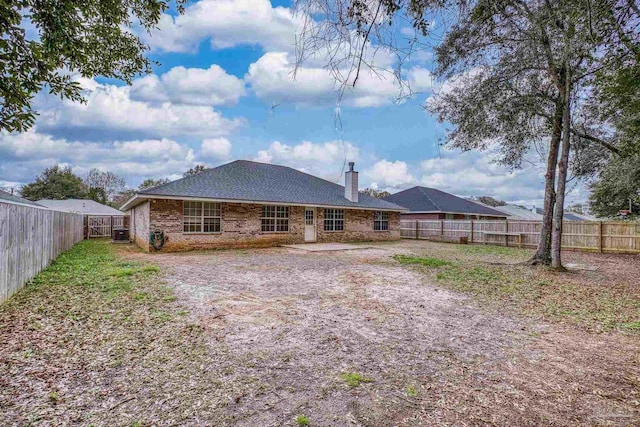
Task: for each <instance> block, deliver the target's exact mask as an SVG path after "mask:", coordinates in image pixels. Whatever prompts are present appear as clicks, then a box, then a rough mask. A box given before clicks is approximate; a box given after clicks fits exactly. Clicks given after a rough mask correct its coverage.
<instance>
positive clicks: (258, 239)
mask: <svg viewBox="0 0 640 427" xmlns="http://www.w3.org/2000/svg"><path fill="white" fill-rule="evenodd" d="M182 204H183V202H182V201H181V200H159V199H158V200H151V201H150V202H149V214H148V215H149V230H148V231H147V233H146V234H147V237H146V240H147V243H146V244H145V245H141V246H142V247H143V248H144V249H146V250H148V249H149V245H148V235H149V231H153V230H162V231H164V233H165V236H166V243H165V247H164V248H163V250H167V251H180V250H191V249H211V248H243V247H263V246H274V245H278V244H286V243H303V242H304V207H302V206H291V207H290V208H289V232H287V233H263V232H262V231H261V220H260V217H261V215H262V205H259V204H247V203H221V215H222V231H221V232H220V233H214V234H212V233H183V231H182V227H183V224H182ZM317 215H318V218H317V241H318V242H344V241H372V240H397V239H400V213H398V212H389V228H390V230H391V231H373V211H365V210H351V209H345V230H344V231H342V232H325V231H324V209H323V208H318V209H317ZM136 242H138V240H137V239H136Z"/></svg>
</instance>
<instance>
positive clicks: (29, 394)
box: [0, 240, 235, 426]
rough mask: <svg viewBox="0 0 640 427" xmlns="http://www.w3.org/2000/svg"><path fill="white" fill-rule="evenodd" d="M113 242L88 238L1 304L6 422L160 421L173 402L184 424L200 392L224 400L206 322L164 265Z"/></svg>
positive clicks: (217, 403) (0, 390)
mask: <svg viewBox="0 0 640 427" xmlns="http://www.w3.org/2000/svg"><path fill="white" fill-rule="evenodd" d="M115 251H116V249H115V247H114V246H112V245H110V244H109V243H108V242H106V241H96V240H92V241H83V242H81V243H79V244H78V245H76V246H75V247H74V248H73V249H71V250H70V251H68V252H66V253H64V254H62V255H60V256H59V257H58V258H57V259H56V260H55V261H54V262H53V263H52V264H51V265H50V266H49V267H48V268H46V269H45V270H43V271H42V272H41V273H40V274H38V275H37V276H36V277H35V278H34V279H33V280H32V281H31V283H29V284H28V285H27V287H25V288H24V289H23V290H21V291H19V292H18V293H16V294H15V295H14V296H13V297H11V298H10V299H9V301H7V302H6V303H5V304H2V305H0V366H2V375H0V402H1V403H0V405H1V406H2V408H3V409H2V411H0V424H1V425H29V426H38V425H122V426H124V425H131V426H134V425H140V426H142V425H158V424H161V423H162V422H167V419H166V415H167V411H168V410H169V409H171V410H173V411H174V412H173V413H172V415H171V420H172V422H173V423H175V424H176V425H184V424H185V423H188V421H189V420H193V419H194V417H195V416H196V415H195V411H196V409H194V408H195V407H196V405H194V403H193V402H195V401H199V399H200V397H201V396H203V395H206V396H207V404H208V405H210V406H209V410H210V411H213V413H214V414H215V413H216V412H215V411H216V409H215V408H218V407H220V408H223V407H224V403H222V402H224V399H225V397H224V396H222V393H221V391H220V387H219V383H216V382H215V378H216V375H219V372H218V369H217V367H216V366H212V365H211V363H210V357H212V355H211V353H210V351H209V350H208V347H207V346H206V341H205V338H204V336H203V333H202V328H201V327H200V326H199V325H195V324H192V323H191V320H190V317H189V316H186V315H185V314H187V312H186V311H185V310H184V308H183V307H180V306H179V304H177V303H176V301H175V296H174V295H173V292H172V290H171V289H169V288H168V287H166V286H165V285H164V284H163V282H162V279H161V278H160V277H159V275H158V272H159V271H160V270H159V269H158V267H156V266H154V265H149V264H146V263H142V262H130V261H126V260H123V259H122V258H121V257H120V256H119V255H117V253H116V252H115ZM220 351H224V349H221V350H220ZM194 379H198V381H194ZM230 387H231V389H230V390H227V392H231V393H233V392H234V387H235V386H234V385H233V384H232V385H231V386H230ZM212 407H213V408H214V409H213V410H212V409H211V408H212ZM141 408H145V410H144V414H142V413H141ZM201 409H202V408H200V409H197V410H198V411H200V410H201ZM143 416H144V418H143ZM226 417H227V415H226V414H224V413H223V412H222V411H221V412H220V413H219V416H218V418H217V421H215V422H214V421H212V424H213V425H225V424H226ZM211 419H212V420H216V418H215V416H214V417H213V418H211Z"/></svg>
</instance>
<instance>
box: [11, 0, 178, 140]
mask: <svg viewBox="0 0 640 427" xmlns="http://www.w3.org/2000/svg"><path fill="white" fill-rule="evenodd" d="M184 2H185V0H177V1H176V2H175V4H176V7H177V8H178V10H179V11H180V10H182V5H183V4H184ZM168 7H169V3H168V2H167V1H164V0H145V1H137V0H111V1H103V0H85V1H81V2H78V1H72V0H61V1H56V2H36V1H33V0H22V1H18V2H2V3H0V33H1V34H2V36H1V38H0V130H7V131H10V132H13V131H16V132H23V131H25V130H27V129H29V128H30V127H32V126H33V125H34V122H35V118H36V115H37V112H36V111H34V110H33V108H32V101H33V96H34V95H35V94H36V93H38V92H39V91H41V90H43V89H44V88H48V90H49V92H50V93H52V94H55V95H59V96H60V97H61V98H64V99H71V100H73V101H76V102H78V101H82V100H83V98H82V88H81V87H80V85H79V84H78V83H76V82H73V81H71V77H70V76H69V74H68V72H77V73H80V74H81V75H82V76H84V77H87V78H93V77H96V76H103V77H109V78H115V79H120V80H123V81H125V82H127V83H131V80H132V79H133V78H134V77H135V76H136V75H139V74H142V73H148V72H150V71H151V65H152V62H151V61H150V60H149V59H148V58H147V57H146V56H145V54H146V51H147V50H148V46H146V45H145V44H144V43H142V42H141V41H140V39H139V37H138V36H137V35H136V34H135V33H134V32H132V29H133V28H134V27H137V28H141V29H142V30H150V29H151V28H153V27H155V26H156V25H157V24H158V22H159V20H160V16H161V13H162V12H163V11H165V10H166V9H167V8H168ZM27 27H28V28H34V29H35V30H34V31H36V32H37V36H36V38H35V39H32V40H29V39H27V32H26V31H25V28H27ZM63 70H64V71H63Z"/></svg>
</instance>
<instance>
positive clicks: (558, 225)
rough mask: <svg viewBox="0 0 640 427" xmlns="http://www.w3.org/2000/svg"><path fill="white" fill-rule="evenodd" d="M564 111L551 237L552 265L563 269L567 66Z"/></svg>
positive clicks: (568, 141) (568, 118) (568, 117)
mask: <svg viewBox="0 0 640 427" xmlns="http://www.w3.org/2000/svg"><path fill="white" fill-rule="evenodd" d="M564 98H565V100H564V111H563V114H562V116H563V117H562V151H561V153H560V161H559V162H558V187H557V190H556V206H555V211H554V213H553V234H552V238H551V267H553V268H555V269H556V270H562V269H563V267H562V255H561V254H562V217H563V215H564V196H565V191H566V189H567V173H568V170H569V152H570V148H571V134H570V132H571V74H570V70H569V68H568V67H567V75H566V85H565V95H564Z"/></svg>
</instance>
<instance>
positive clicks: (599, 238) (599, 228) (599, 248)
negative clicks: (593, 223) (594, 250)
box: [598, 221, 602, 253]
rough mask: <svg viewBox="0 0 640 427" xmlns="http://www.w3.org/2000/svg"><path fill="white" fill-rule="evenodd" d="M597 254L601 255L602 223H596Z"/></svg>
mask: <svg viewBox="0 0 640 427" xmlns="http://www.w3.org/2000/svg"><path fill="white" fill-rule="evenodd" d="M598 252H600V253H602V221H599V222H598Z"/></svg>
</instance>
